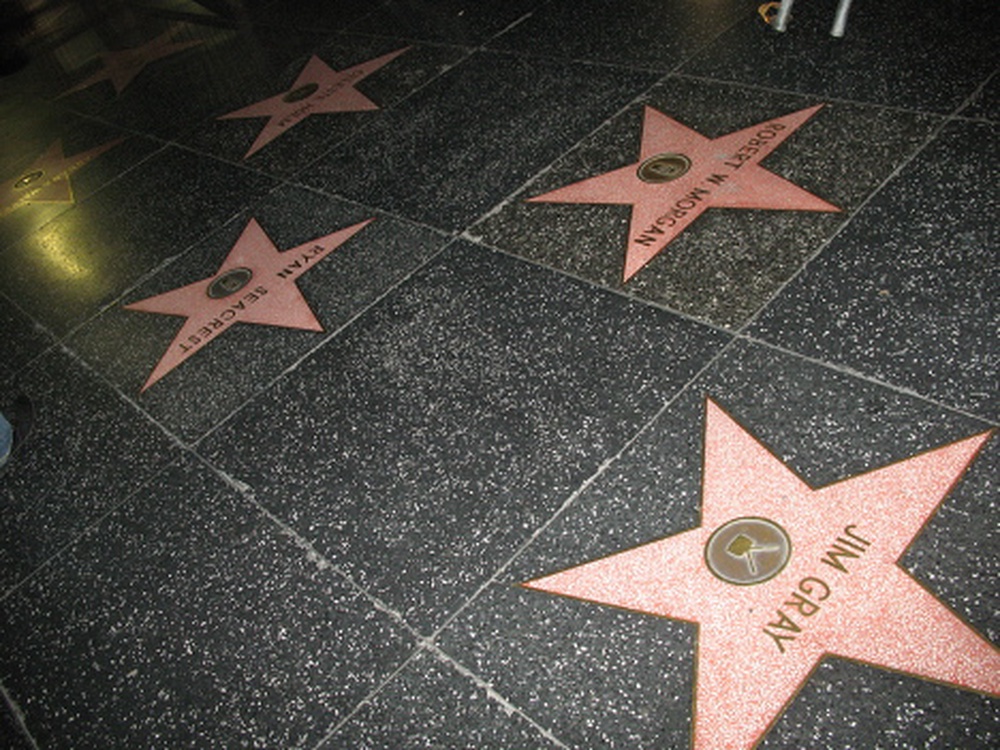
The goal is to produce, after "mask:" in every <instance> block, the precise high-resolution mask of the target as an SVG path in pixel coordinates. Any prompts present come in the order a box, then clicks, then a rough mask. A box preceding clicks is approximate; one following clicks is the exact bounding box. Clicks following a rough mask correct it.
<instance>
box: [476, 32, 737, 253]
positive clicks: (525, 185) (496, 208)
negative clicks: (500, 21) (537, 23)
mask: <svg viewBox="0 0 1000 750" xmlns="http://www.w3.org/2000/svg"><path fill="white" fill-rule="evenodd" d="M743 20H744V19H737V20H734V21H733V22H732V23H731V24H729V26H727V27H726V28H725V29H723V30H722V31H720V32H719V33H718V34H717V35H716V36H714V37H712V39H711V41H708V42H705V43H704V44H702V45H700V46H699V47H698V48H697V49H695V50H694V51H693V52H691V54H690V55H688V56H687V57H685V58H683V59H682V60H680V61H678V62H677V63H676V64H675V65H674V66H673V67H672V68H671V69H670V70H668V71H667V72H665V73H664V72H663V71H661V70H655V69H649V70H645V69H641V68H636V67H629V66H614V67H621V69H623V70H628V71H633V72H639V73H651V74H655V75H658V76H659V77H658V78H657V79H656V80H655V81H653V82H652V83H651V84H650V85H649V86H647V87H646V88H644V89H642V90H641V91H640V92H639V93H637V94H636V95H635V96H634V97H633V98H632V99H630V100H628V101H627V102H626V103H625V104H623V105H622V106H621V107H619V108H618V109H617V110H615V111H614V112H612V113H611V114H610V115H609V116H608V117H606V118H605V119H604V121H603V122H600V123H598V124H597V125H595V126H594V127H593V128H591V129H590V130H589V131H588V132H586V133H584V134H583V135H582V136H581V137H580V138H579V139H578V140H577V141H576V142H575V143H573V144H572V145H570V146H569V147H567V148H566V149H565V150H564V151H562V152H561V153H559V154H557V155H556V156H555V158H553V159H552V160H551V161H550V162H549V163H548V164H546V165H545V166H543V167H542V168H541V169H539V170H538V171H537V172H535V173H534V174H533V175H531V176H529V177H528V178H527V180H525V181H524V182H522V183H521V184H520V185H519V186H518V187H517V188H515V189H514V190H513V191H511V192H510V193H508V194H507V195H506V196H504V197H503V198H502V199H501V200H500V201H499V202H498V203H495V204H493V205H492V206H490V208H488V209H487V210H486V211H485V212H484V213H482V214H481V215H480V216H479V217H478V218H476V219H473V220H472V222H471V223H469V224H466V225H465V228H464V229H462V230H460V232H461V234H464V233H466V232H469V231H470V230H471V229H473V228H474V227H476V226H478V225H479V224H481V223H482V222H483V221H485V220H486V219H488V218H490V217H491V216H495V215H497V214H498V213H499V212H500V211H502V210H503V209H504V208H505V207H506V206H508V205H510V204H511V203H512V202H513V200H514V199H515V198H516V197H517V196H518V195H519V194H521V193H524V192H526V191H527V190H528V189H529V188H530V187H531V186H532V185H533V184H536V183H537V182H538V180H539V179H541V178H542V177H544V176H545V175H546V174H549V173H550V172H551V171H552V170H553V169H554V168H555V166H556V164H558V163H560V162H561V161H563V160H565V159H566V158H567V157H568V156H569V155H570V154H572V153H573V152H574V151H577V150H579V149H580V148H582V147H583V144H584V142H586V141H587V140H589V139H591V138H593V137H594V136H595V135H597V134H598V133H599V132H600V131H601V130H603V129H604V128H606V127H609V126H610V125H611V123H612V122H613V121H614V120H616V119H617V118H619V117H621V116H623V115H624V114H625V113H626V112H628V111H629V110H630V109H631V108H632V107H636V106H638V105H639V104H641V103H642V102H643V101H644V100H646V99H647V98H648V97H649V95H650V94H651V93H652V91H653V89H655V88H656V87H657V86H660V85H662V84H663V83H664V82H665V81H666V80H667V79H668V78H670V77H671V76H673V75H674V72H675V71H676V70H678V69H679V68H680V67H681V66H683V65H684V64H685V63H686V62H687V61H688V60H689V59H692V58H693V57H694V56H695V55H697V54H698V53H699V52H701V50H703V49H707V48H708V47H709V46H711V45H712V44H713V43H714V42H715V40H716V39H718V38H719V37H720V36H721V35H722V34H725V33H726V32H727V31H729V29H731V28H733V27H735V26H736V25H737V24H739V23H741V22H742V21H743ZM491 51H493V50H491ZM506 54H511V53H506ZM515 56H516V55H515ZM586 64H588V65H594V64H595V63H591V62H586ZM609 67H611V66H609Z"/></svg>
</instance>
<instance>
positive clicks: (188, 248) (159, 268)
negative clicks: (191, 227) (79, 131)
mask: <svg viewBox="0 0 1000 750" xmlns="http://www.w3.org/2000/svg"><path fill="white" fill-rule="evenodd" d="M167 147H169V144H168V146H167ZM165 148H166V147H165ZM161 150H162V149H161ZM270 179H271V180H272V181H274V178H270ZM279 187H280V185H279V184H275V185H274V186H273V187H271V188H269V189H268V190H266V191H265V192H264V193H263V194H262V195H260V196H259V197H258V198H256V199H252V200H251V202H250V203H247V204H242V205H241V206H240V207H239V208H237V209H236V210H235V212H234V213H232V214H231V215H229V216H227V217H225V218H223V219H221V220H220V221H219V223H218V224H217V225H215V226H210V227H207V228H206V231H205V233H204V234H200V235H197V236H195V237H193V238H192V239H191V241H190V242H188V244H186V245H182V246H181V248H180V249H179V250H178V251H177V252H176V253H174V254H173V255H170V256H169V257H166V258H164V259H163V260H161V261H160V262H159V263H157V264H156V265H155V266H153V267H152V268H150V269H148V270H147V271H144V272H143V273H142V274H140V275H139V276H138V277H137V278H136V279H135V281H133V282H132V283H131V284H129V285H128V287H126V288H125V289H123V290H122V291H121V293H120V294H118V295H117V296H116V297H115V298H114V299H112V300H110V301H109V302H108V303H107V304H103V305H101V306H100V307H98V308H97V309H96V310H94V312H93V314H91V315H88V316H87V317H85V318H84V319H83V320H81V321H79V322H78V323H76V324H74V325H72V326H71V327H70V328H68V329H67V330H66V332H65V333H64V334H63V335H62V336H56V339H57V341H58V342H59V343H60V344H67V345H68V342H69V341H70V340H71V339H72V338H73V337H74V336H75V335H76V334H77V333H79V332H80V331H81V330H82V329H83V328H84V327H85V326H87V325H88V324H89V323H91V322H93V321H95V320H97V318H99V317H100V316H101V315H103V314H104V313H106V312H107V311H108V310H110V309H111V308H113V307H115V306H117V305H119V304H121V302H122V301H123V300H124V299H125V298H126V297H127V296H128V295H130V294H132V293H133V292H134V291H135V290H136V289H138V288H139V287H140V286H142V285H143V284H145V283H146V282H147V281H150V280H151V279H153V278H155V277H156V276H158V275H159V274H160V273H162V272H163V271H165V270H167V269H168V268H170V266H172V265H173V264H174V263H176V262H178V261H180V260H181V259H182V258H184V257H185V256H186V255H187V254H188V253H190V252H193V251H194V249H195V248H196V247H197V246H198V245H200V244H201V243H202V242H205V241H207V240H209V239H210V238H211V237H213V236H214V235H216V234H218V233H220V232H221V231H222V230H223V229H225V228H226V227H227V226H229V225H230V224H232V223H233V222H234V221H236V220H237V219H238V218H239V216H240V214H242V213H243V212H244V211H248V210H249V209H250V207H251V206H253V205H254V204H256V203H257V202H259V201H260V200H263V199H264V198H266V197H267V196H269V195H270V194H271V193H273V192H274V191H275V190H277V189H278V188H279ZM64 214H65V212H64V213H63V214H60V216H63V215H64ZM56 218H58V217H56ZM54 220H55V219H53V221H54ZM46 330H48V329H46ZM52 335H55V334H54V333H53V334H52ZM81 361H83V360H82V359H81Z"/></svg>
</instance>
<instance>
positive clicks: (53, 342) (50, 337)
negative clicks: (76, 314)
mask: <svg viewBox="0 0 1000 750" xmlns="http://www.w3.org/2000/svg"><path fill="white" fill-rule="evenodd" d="M0 298H2V299H3V300H4V301H5V302H6V303H7V304H9V305H10V306H11V307H13V308H14V309H15V310H17V312H18V313H20V314H21V315H22V316H23V317H24V318H25V319H26V320H28V321H29V322H30V323H31V325H32V326H33V327H34V328H36V329H37V331H38V332H40V333H41V334H42V335H44V336H45V338H46V339H47V342H46V344H45V347H44V348H43V349H42V351H41V352H39V353H38V354H36V355H35V356H33V357H30V358H29V359H28V361H27V362H25V363H24V364H22V365H20V366H19V367H17V368H16V369H15V370H14V371H13V372H12V373H11V375H10V377H11V379H12V380H13V381H14V382H16V381H17V380H19V379H20V376H21V374H22V373H24V372H26V371H27V370H28V368H29V367H31V366H32V365H34V364H35V363H36V362H37V361H38V360H40V359H41V358H42V357H44V356H45V355H46V354H48V353H49V352H50V351H52V349H54V348H55V347H57V346H59V338H58V337H57V336H56V335H55V334H54V333H53V332H52V331H50V330H49V329H48V328H46V327H45V326H44V325H42V324H41V323H40V322H39V321H37V320H35V318H34V316H33V315H31V314H30V313H29V312H28V311H27V310H25V309H24V308H22V307H21V306H20V305H19V304H18V303H17V302H16V301H15V300H14V299H13V298H12V297H10V296H9V295H7V294H5V293H4V292H0Z"/></svg>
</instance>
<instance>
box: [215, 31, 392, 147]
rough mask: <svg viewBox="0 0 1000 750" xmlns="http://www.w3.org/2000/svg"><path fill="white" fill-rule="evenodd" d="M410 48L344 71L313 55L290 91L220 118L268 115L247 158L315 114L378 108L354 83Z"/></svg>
mask: <svg viewBox="0 0 1000 750" xmlns="http://www.w3.org/2000/svg"><path fill="white" fill-rule="evenodd" d="M410 49H411V48H410V47H403V48H402V49H398V50H395V51H394V52H389V53H388V54H385V55H382V56H381V57H376V58H374V59H372V60H368V61H366V62H363V63H359V64H358V65H354V66H352V67H350V68H346V69H344V70H342V71H336V70H334V69H333V68H331V67H330V66H329V65H327V64H326V63H325V62H323V61H322V60H321V59H320V58H319V57H317V56H316V55H313V56H312V57H310V58H309V61H308V62H307V63H306V65H305V67H304V68H303V69H302V72H301V73H299V75H298V76H297V77H296V79H295V82H294V83H293V84H292V86H291V88H289V89H288V90H287V91H285V92H283V93H281V94H277V95H275V96H271V97H268V98H267V99H264V100H263V101H259V102H257V103H255V104H251V105H249V106H246V107H243V108H241V109H237V110H235V111H233V112H229V113H227V114H224V115H221V116H219V118H218V119H220V120H232V119H243V118H249V117H267V118H268V121H267V123H265V125H264V127H263V128H262V129H261V131H260V133H259V134H258V135H257V138H256V140H254V142H253V144H252V145H251V146H250V150H249V151H247V152H246V154H244V156H243V158H244V159H247V158H249V157H250V156H253V155H254V154H255V153H257V152H258V151H260V150H261V149H262V148H264V146H266V145H267V144H269V143H270V142H271V141H273V140H274V139H275V138H277V137H279V136H280V135H282V134H284V133H285V132H287V131H288V130H289V129H291V128H292V127H294V126H295V125H298V124H299V123H300V122H302V121H303V120H305V119H306V118H307V117H310V116H312V115H317V114H328V113H334V112H363V111H370V110H376V109H378V108H379V107H378V105H377V104H376V103H375V102H373V101H372V100H371V99H369V98H368V97H367V96H365V95H364V94H362V93H361V92H360V91H358V90H357V89H356V88H355V84H357V83H359V82H360V81H362V80H363V79H365V78H367V77H368V76H369V75H371V74H372V73H374V72H375V71H377V70H379V69H380V68H383V67H385V66H386V65H388V64H389V63H390V62H392V61H393V60H395V59H396V58H397V57H399V56H400V55H402V54H403V53H404V52H407V51H409V50H410Z"/></svg>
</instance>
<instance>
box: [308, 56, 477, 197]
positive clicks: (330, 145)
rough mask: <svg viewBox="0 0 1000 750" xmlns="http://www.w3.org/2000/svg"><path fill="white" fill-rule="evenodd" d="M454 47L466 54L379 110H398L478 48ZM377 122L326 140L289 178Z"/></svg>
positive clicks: (386, 111)
mask: <svg viewBox="0 0 1000 750" xmlns="http://www.w3.org/2000/svg"><path fill="white" fill-rule="evenodd" d="M403 41H405V40H403ZM411 46H412V45H411ZM453 48H454V49H459V50H463V51H465V54H464V55H462V56H461V57H460V58H459V59H458V60H456V61H455V62H453V63H451V64H450V65H448V66H447V67H445V68H444V69H443V70H441V71H439V72H438V73H436V74H435V75H433V76H431V77H430V78H428V79H427V80H426V81H424V82H423V83H422V84H420V85H419V86H417V87H416V88H414V89H412V90H410V91H409V92H408V93H407V94H406V96H403V97H401V98H400V99H398V100H396V101H394V102H393V103H392V104H390V105H388V106H386V107H379V110H378V111H380V112H382V113H388V112H394V111H396V110H397V108H398V107H399V105H400V104H403V103H404V102H407V101H409V100H410V99H412V98H413V97H414V96H416V95H417V94H418V93H419V92H421V91H423V90H424V89H425V88H427V87H428V86H430V85H431V84H432V83H434V82H435V81H437V80H439V79H440V78H442V77H443V76H445V75H447V74H448V73H449V72H451V71H452V70H454V69H455V68H457V67H458V66H460V65H462V63H464V62H466V61H467V60H468V59H469V58H471V57H472V56H473V55H475V54H476V50H475V49H471V48H469V47H461V46H454V47H453ZM377 122H378V120H377V119H376V118H372V119H371V120H370V121H369V122H366V123H364V124H363V125H361V126H360V127H358V128H357V129H356V130H355V131H353V132H352V133H350V134H348V135H347V136H345V137H344V138H341V139H340V140H334V139H331V140H330V141H327V142H325V143H324V144H323V145H322V146H321V147H320V148H321V149H322V151H321V152H320V153H319V155H317V156H316V158H315V159H312V160H310V161H308V162H306V163H305V164H304V165H302V167H301V168H300V169H299V170H298V171H296V172H294V173H293V174H292V175H290V176H289V179H294V178H297V177H299V176H300V175H302V174H304V173H306V172H307V171H308V170H309V168H310V167H311V166H312V165H314V164H316V163H317V162H318V161H320V160H321V159H323V157H325V156H326V155H327V154H329V153H331V152H333V151H334V150H335V149H337V148H339V147H340V146H344V145H346V144H349V143H352V142H354V141H355V140H357V139H358V138H360V137H361V136H362V135H363V134H364V133H367V132H368V131H369V130H371V129H372V128H374V127H375V125H376V123H377Z"/></svg>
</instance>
